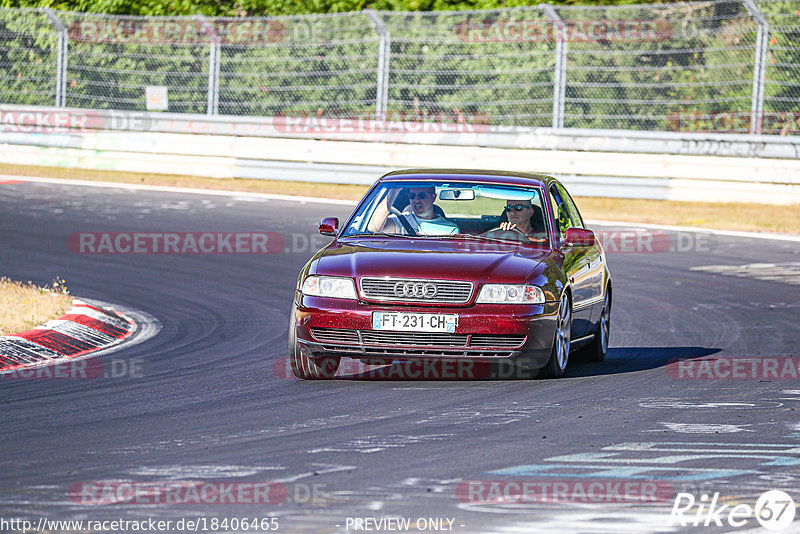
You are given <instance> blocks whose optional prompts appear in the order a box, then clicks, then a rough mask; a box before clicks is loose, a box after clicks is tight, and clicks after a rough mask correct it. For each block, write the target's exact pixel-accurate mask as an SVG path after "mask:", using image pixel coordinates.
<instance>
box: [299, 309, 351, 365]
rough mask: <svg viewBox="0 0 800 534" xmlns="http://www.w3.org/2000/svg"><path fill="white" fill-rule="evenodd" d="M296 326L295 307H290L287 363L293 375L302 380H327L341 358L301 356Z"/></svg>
mask: <svg viewBox="0 0 800 534" xmlns="http://www.w3.org/2000/svg"><path fill="white" fill-rule="evenodd" d="M296 326H297V325H296V323H295V308H294V307H292V316H291V318H290V319H289V363H290V364H291V366H292V373H294V376H296V377H297V378H302V379H304V380H328V379H331V378H333V377H334V376H335V375H336V371H337V370H338V369H339V362H340V361H341V358H335V357H322V358H311V357H308V356H303V354H302V353H301V352H300V346H299V344H298V342H297V331H296Z"/></svg>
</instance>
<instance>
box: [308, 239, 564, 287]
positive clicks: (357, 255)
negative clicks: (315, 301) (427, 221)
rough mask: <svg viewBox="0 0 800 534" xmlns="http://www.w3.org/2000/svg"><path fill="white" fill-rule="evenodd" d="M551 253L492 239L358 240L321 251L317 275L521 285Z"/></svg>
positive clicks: (330, 246)
mask: <svg viewBox="0 0 800 534" xmlns="http://www.w3.org/2000/svg"><path fill="white" fill-rule="evenodd" d="M549 254H551V251H550V250H549V249H539V248H534V247H528V246H522V245H514V244H504V243H496V242H490V241H459V240H449V239H448V240H432V239H359V240H358V241H355V240H352V241H351V240H348V241H342V242H338V241H337V242H334V243H331V244H330V245H329V246H328V247H326V248H324V249H323V250H321V251H320V252H319V253H318V255H317V258H316V259H317V262H316V272H317V274H324V275H331V276H349V277H352V278H360V277H362V276H396V277H398V278H429V279H445V280H469V281H472V282H476V283H487V282H488V283H517V284H519V283H522V282H524V281H525V280H526V279H527V277H528V275H529V274H530V273H531V271H532V270H533V269H534V268H535V267H536V266H537V265H538V264H539V263H540V262H542V261H543V260H544V259H545V258H547V256H548V255H549Z"/></svg>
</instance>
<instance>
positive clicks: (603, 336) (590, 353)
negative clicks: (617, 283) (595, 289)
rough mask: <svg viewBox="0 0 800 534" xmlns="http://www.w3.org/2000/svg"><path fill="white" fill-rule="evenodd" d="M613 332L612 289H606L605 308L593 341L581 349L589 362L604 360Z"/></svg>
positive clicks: (601, 313) (584, 357)
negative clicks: (609, 338) (609, 337)
mask: <svg viewBox="0 0 800 534" xmlns="http://www.w3.org/2000/svg"><path fill="white" fill-rule="evenodd" d="M610 332H611V290H610V289H609V288H607V289H606V298H605V299H604V300H603V310H602V311H601V312H600V321H599V324H598V325H597V331H596V332H595V334H594V339H593V340H592V342H591V343H590V344H589V345H587V346H586V348H584V349H583V350H582V351H581V356H583V359H584V360H586V361H589V362H602V361H603V360H605V359H606V354H608V336H609V334H610Z"/></svg>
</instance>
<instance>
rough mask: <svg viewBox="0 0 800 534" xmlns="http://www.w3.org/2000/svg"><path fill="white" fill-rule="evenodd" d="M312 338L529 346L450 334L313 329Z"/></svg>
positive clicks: (502, 338) (511, 338) (518, 339)
mask: <svg viewBox="0 0 800 534" xmlns="http://www.w3.org/2000/svg"><path fill="white" fill-rule="evenodd" d="M310 330H311V336H312V337H313V338H314V339H315V340H317V341H319V342H321V343H349V344H357V345H395V346H396V345H404V346H407V347H464V348H475V349H483V348H506V349H510V348H517V347H519V346H521V345H522V344H523V343H525V339H526V336H524V335H504V334H472V335H471V337H470V334H449V333H446V332H394V331H379V330H350V329H346V328H311V329H310Z"/></svg>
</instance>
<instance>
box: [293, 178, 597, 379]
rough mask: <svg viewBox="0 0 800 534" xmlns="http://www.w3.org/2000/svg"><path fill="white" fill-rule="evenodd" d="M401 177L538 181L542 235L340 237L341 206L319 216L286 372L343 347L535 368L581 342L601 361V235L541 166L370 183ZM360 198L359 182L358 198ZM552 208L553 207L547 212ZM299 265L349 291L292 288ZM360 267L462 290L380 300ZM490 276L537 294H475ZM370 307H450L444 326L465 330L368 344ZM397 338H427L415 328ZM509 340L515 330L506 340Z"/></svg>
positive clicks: (332, 360)
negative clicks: (533, 238) (453, 294)
mask: <svg viewBox="0 0 800 534" xmlns="http://www.w3.org/2000/svg"><path fill="white" fill-rule="evenodd" d="M402 181H409V182H414V183H419V182H425V181H431V182H468V183H481V184H496V185H513V186H521V187H526V188H532V187H536V188H540V189H541V191H542V192H543V195H542V199H543V201H544V202H545V203H546V205H545V209H544V211H545V212H546V214H545V217H546V221H545V222H546V227H547V231H548V232H549V234H550V243H551V245H552V246H550V247H539V246H536V245H533V244H523V243H513V242H499V241H481V240H479V239H467V238H468V237H469V236H460V235H453V236H447V237H438V238H436V239H430V238H425V237H420V238H411V237H409V236H405V237H403V238H400V237H394V236H381V235H359V236H352V237H348V236H342V229H346V228H348V225H349V224H350V223H351V221H352V219H353V215H351V217H350V219H349V220H348V221H347V222H345V224H343V225H342V227H341V228H338V229H337V226H338V224H337V223H338V221H337V220H334V219H332V218H328V219H323V220H322V222H321V223H320V232H321V233H323V234H324V235H333V236H335V237H334V240H333V241H332V242H331V243H330V244H329V245H327V246H326V247H324V248H323V249H322V250H320V251H319V252H317V253H316V254H315V255H314V256H313V257H312V258H311V260H309V262H308V263H307V264H306V265H305V266H304V267H303V269H302V271H301V272H300V276H299V278H298V285H297V291H296V296H295V300H294V305H293V309H292V314H291V320H290V332H289V351H290V358H291V361H292V368H293V371H294V373H295V374H296V375H297V376H299V377H302V378H331V377H332V376H333V375H334V374H335V372H336V369H337V368H338V364H339V359H340V358H341V357H352V358H357V359H360V360H362V361H365V362H375V363H387V362H390V361H392V360H419V359H432V358H435V359H441V358H476V359H487V358H488V359H502V360H510V361H513V362H515V363H516V364H517V365H519V366H520V367H524V368H530V369H539V368H544V370H545V373H546V374H548V375H550V376H554V377H558V376H561V375H562V374H563V372H564V368H565V367H566V364H567V360H566V358H567V357H568V355H569V350H570V348H577V347H579V346H582V345H585V346H586V347H585V349H584V351H585V352H586V353H587V354H588V356H589V357H590V358H592V359H595V360H602V359H603V358H604V357H605V354H606V351H607V348H608V333H609V325H610V312H611V277H610V274H609V271H608V268H607V266H606V262H605V256H604V253H603V249H602V245H601V244H600V242H599V241H597V240H596V239H595V236H594V234H593V232H591V230H588V229H586V228H585V227H584V225H583V221H582V219H581V218H580V215H579V214H577V209H576V208H575V206H574V203H573V202H572V199H571V198H569V195H568V193H566V190H565V189H564V188H563V186H562V185H561V184H560V183H558V181H557V180H555V179H554V178H552V177H549V176H545V175H535V174H526V173H509V172H502V171H461V170H429V169H421V170H410V171H399V172H395V173H390V174H388V175H386V176H384V177H382V178H381V179H380V180H379V181H378V182H377V183H376V184H375V185H374V186H373V188H372V189H371V190H370V191H372V190H373V189H375V188H376V187H377V186H378V185H379V184H380V183H381V182H402ZM367 197H369V193H368V194H367V195H366V196H365V199H366V198H367ZM363 202H364V200H362V203H363ZM554 204H557V205H554ZM358 209H359V208H356V210H355V211H354V214H355V213H357V212H358ZM568 210H573V211H571V212H570V211H568ZM570 213H571V214H572V215H570ZM554 214H559V216H558V217H559V218H556V217H555V216H554ZM575 214H577V215H575ZM565 223H569V225H568V226H569V228H565V227H564V226H565ZM309 276H332V277H344V278H349V279H352V280H353V281H354V283H355V290H356V293H357V298H356V299H352V300H349V299H345V298H331V297H322V296H314V295H308V294H304V293H303V292H302V290H301V289H302V288H303V284H304V281H305V280H306V278H307V277H309ZM364 277H392V278H398V279H414V280H428V281H430V280H432V281H444V280H459V281H469V282H472V283H473V289H472V291H471V294H470V296H469V299H468V300H467V301H466V302H463V303H459V304H449V303H439V302H424V303H423V302H412V301H405V302H403V301H397V300H393V301H388V302H387V301H382V300H375V299H371V298H369V297H368V296H366V295H365V294H364V292H363V291H362V288H361V280H362V279H363V278H364ZM500 283H502V284H527V285H535V286H538V287H539V288H541V290H542V291H543V293H544V297H545V302H544V303H541V304H481V303H476V299H477V297H478V294H479V291H480V288H481V287H482V286H483V285H484V284H500ZM376 311H390V312H404V311H409V312H420V313H422V312H424V313H437V314H457V315H458V325H457V328H456V330H455V335H456V337H458V336H459V335H465V336H467V337H466V338H465V339H466V341H464V342H463V344H461V345H458V344H456V345H453V343H454V342H442V341H441V339H445V337H443V336H440V338H437V340H434V341H436V343H427V342H426V343H422V344H420V343H418V342H415V343H412V344H394V345H393V344H387V343H372V342H370V341H369V340H370V339H372V338H373V337H374V336H373V335H372V333H374V332H372V321H371V317H372V313H373V312H376ZM317 329H321V330H317ZM312 330H313V331H314V333H312ZM487 335H488V336H487ZM320 336H322V337H323V338H324V339H320ZM474 336H477V337H474ZM387 337H389V338H390V337H391V335H389V336H387ZM396 337H397V338H403V336H396ZM407 337H408V338H409V339H410V338H414V339H423V340H424V339H427V338H425V336H424V335H420V336H417V337H415V336H407ZM433 337H435V336H433ZM462 337H463V336H462ZM564 338H566V339H564ZM404 339H405V338H404ZM447 339H449V338H447ZM454 339H455V338H454ZM459 339H461V338H459ZM477 339H480V342H481V343H480V345H479V346H473V344H472V342H473V340H477ZM517 340H521V341H520V343H519V344H517V345H514V343H515V342H516V341H517ZM559 340H561V341H560V342H559ZM559 343H561V345H559ZM564 343H566V345H565V346H564ZM558 346H561V347H562V348H565V350H566V356H563V355H562V356H558V354H556V353H557V352H558V351H557V348H558ZM561 360H563V361H561Z"/></svg>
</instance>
